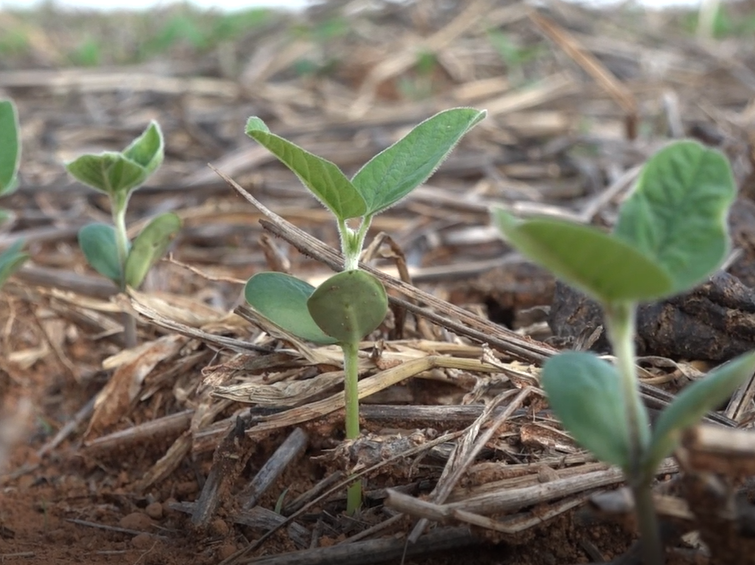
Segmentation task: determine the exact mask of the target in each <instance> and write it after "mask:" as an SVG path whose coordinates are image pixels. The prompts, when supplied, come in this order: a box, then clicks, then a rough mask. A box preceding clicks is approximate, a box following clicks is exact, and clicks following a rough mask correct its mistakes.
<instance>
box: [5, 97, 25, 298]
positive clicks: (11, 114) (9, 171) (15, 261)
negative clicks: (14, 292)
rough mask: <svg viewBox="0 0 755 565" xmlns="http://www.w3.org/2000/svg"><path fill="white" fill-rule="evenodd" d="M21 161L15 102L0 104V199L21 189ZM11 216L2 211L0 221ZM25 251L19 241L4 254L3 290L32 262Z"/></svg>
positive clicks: (6, 101) (9, 101)
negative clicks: (12, 277) (7, 282)
mask: <svg viewBox="0 0 755 565" xmlns="http://www.w3.org/2000/svg"><path fill="white" fill-rule="evenodd" d="M20 160H21V139H20V128H19V125H18V112H17V111H16V106H15V104H13V102H12V101H11V100H0V196H3V195H6V194H10V193H12V192H13V191H14V190H16V188H17V187H18V180H17V178H16V175H17V174H18V165H19V162H20ZM9 216H10V212H8V211H6V210H3V209H0V221H3V220H5V219H6V218H8V217H9ZM22 248H23V242H22V241H17V242H16V243H15V244H13V245H11V246H10V247H9V248H8V249H6V250H5V251H3V252H2V253H0V287H2V286H3V284H4V283H5V281H6V280H8V277H10V276H11V275H12V274H13V272H14V271H16V270H18V269H19V268H20V267H21V265H23V263H24V261H26V260H27V259H28V258H29V255H27V254H26V253H24V252H23V251H21V249H22Z"/></svg>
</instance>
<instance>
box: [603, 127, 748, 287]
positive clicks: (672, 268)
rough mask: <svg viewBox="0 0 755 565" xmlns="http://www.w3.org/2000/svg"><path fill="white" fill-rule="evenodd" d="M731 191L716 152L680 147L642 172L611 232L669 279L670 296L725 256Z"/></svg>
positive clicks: (725, 168) (655, 159) (694, 145)
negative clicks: (663, 272)
mask: <svg viewBox="0 0 755 565" xmlns="http://www.w3.org/2000/svg"><path fill="white" fill-rule="evenodd" d="M735 195H736V186H735V184H734V178H733V176H732V174H731V169H730V167H729V163H728V161H727V160H726V157H724V156H723V155H722V154H721V153H720V152H719V151H716V150H714V149H708V148H706V147H704V146H702V145H701V144H699V143H697V142H695V141H681V142H678V143H674V144H672V145H669V146H667V147H665V148H664V149H662V150H661V151H659V152H658V153H656V154H655V156H653V158H652V159H651V160H650V161H649V162H648V163H647V165H646V166H645V167H644V169H643V171H642V174H641V175H640V178H639V181H638V184H637V187H636V188H635V190H634V192H633V193H632V195H631V196H630V197H629V199H628V200H627V201H626V202H624V204H623V205H622V206H621V211H620V214H619V220H618V222H617V224H616V227H615V229H614V233H615V235H616V237H618V238H620V239H622V240H623V241H625V242H627V243H628V244H630V245H632V246H633V247H634V248H635V249H637V250H639V251H640V252H642V253H643V254H645V255H646V256H647V257H649V258H651V259H652V260H653V261H654V262H655V263H656V264H657V265H659V266H660V267H662V268H663V269H664V270H665V271H666V272H667V273H668V274H669V275H670V276H671V278H672V280H673V283H674V286H673V288H672V289H671V294H678V293H680V292H683V291H685V290H687V289H690V288H692V287H694V286H696V285H698V284H700V283H701V282H702V281H704V280H705V279H706V278H707V277H708V275H710V273H712V272H713V271H715V270H716V269H717V268H718V266H719V265H720V264H721V262H722V261H723V259H724V258H725V257H726V254H727V253H728V251H729V236H728V228H727V224H726V217H727V213H728V210H729V206H731V203H732V202H733V201H734V197H735Z"/></svg>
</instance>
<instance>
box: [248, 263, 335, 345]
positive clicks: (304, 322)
mask: <svg viewBox="0 0 755 565" xmlns="http://www.w3.org/2000/svg"><path fill="white" fill-rule="evenodd" d="M314 291H315V287H313V286H312V285H310V284H309V283H307V282H305V281H303V280H300V279H298V278H296V277H292V276H291V275H286V274H284V273H257V274H256V275H254V276H253V277H252V278H250V279H249V280H248V281H247V283H246V286H245V287H244V297H245V298H246V301H247V302H248V303H249V305H250V306H252V308H254V309H255V310H257V312H259V313H260V314H262V315H263V316H265V317H266V318H267V319H269V320H271V321H272V322H274V323H275V324H277V325H278V326H280V327H281V328H283V329H284V330H286V331H287V332H289V333H292V334H293V335H295V336H297V337H300V338H302V339H306V340H307V341H311V342H313V343H319V344H331V343H336V341H337V340H335V339H334V338H332V337H331V336H329V335H327V334H325V333H324V332H323V331H322V330H321V329H320V327H319V326H318V325H317V324H316V323H315V321H314V320H313V319H312V316H311V315H310V313H309V309H308V308H307V301H308V300H309V297H310V296H312V293H313V292H314Z"/></svg>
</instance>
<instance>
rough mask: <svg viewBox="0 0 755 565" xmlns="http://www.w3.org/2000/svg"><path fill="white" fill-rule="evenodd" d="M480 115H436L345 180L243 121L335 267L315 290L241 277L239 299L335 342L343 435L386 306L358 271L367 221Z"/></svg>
mask: <svg viewBox="0 0 755 565" xmlns="http://www.w3.org/2000/svg"><path fill="white" fill-rule="evenodd" d="M484 117H485V112H484V111H479V110H475V109H472V108H454V109H451V110H446V111H444V112H440V113H438V114H436V115H435V116H433V117H431V118H429V119H427V120H426V121H424V122H422V123H421V124H419V125H418V126H416V127H415V128H414V129H412V130H411V131H410V132H409V133H408V134H407V135H406V136H404V137H403V138H401V139H400V140H399V141H397V142H396V143H394V144H393V145H391V146H390V147H388V148H387V149H386V150H384V151H382V152H381V153H379V154H378V155H376V156H375V157H373V158H372V159H371V160H370V161H369V162H368V163H367V164H365V165H364V166H363V167H362V168H361V169H360V170H359V171H358V172H357V173H356V174H355V175H354V176H353V177H352V178H351V179H348V178H347V177H346V175H345V174H344V173H343V172H342V171H341V170H340V169H339V168H338V167H337V166H336V165H335V164H334V163H332V162H330V161H327V160H325V159H322V158H321V157H317V156H316V155H313V154H312V153H309V152H308V151H305V150H304V149H302V148H301V147H298V146H297V145H295V144H293V143H291V142H290V141H287V140H285V139H283V138H282V137H279V136H277V135H275V134H273V133H271V132H270V130H269V129H268V128H267V126H266V125H265V124H264V122H263V121H262V120H260V119H259V118H256V117H252V118H249V121H248V122H247V124H246V133H247V135H249V136H250V137H251V138H253V139H254V140H255V141H257V142H258V143H260V144H261V145H263V146H264V147H265V148H267V149H268V150H269V151H270V152H271V153H273V154H274V155H275V156H276V157H277V158H278V159H279V160H280V161H281V162H282V163H283V164H284V165H286V166H287V167H288V168H289V169H291V170H292V171H293V172H294V174H296V176H297V177H299V180H300V181H301V182H302V184H304V186H306V187H307V188H308V189H309V190H310V191H311V192H312V194H314V196H315V197H316V198H317V199H318V200H319V201H320V202H321V203H322V204H323V205H324V206H325V207H326V208H328V209H329V210H330V211H331V212H332V213H333V216H334V217H335V219H336V223H337V225H338V232H339V235H340V237H341V251H342V253H343V258H344V264H343V269H344V270H343V272H341V273H338V274H336V275H334V276H332V277H331V278H329V279H328V280H326V281H325V282H324V283H322V284H321V285H320V286H319V287H318V288H315V287H313V286H312V285H310V284H309V283H307V282H305V281H302V280H300V279H298V278H296V277H292V276H290V275H286V274H283V273H258V274H257V275H255V276H253V277H252V278H251V279H249V281H248V282H247V284H246V288H245V297H246V300H247V302H249V304H250V305H251V306H252V307H253V308H254V309H255V310H257V311H258V312H259V313H260V314H261V315H262V316H264V317H266V318H267V319H269V320H270V321H272V322H274V323H275V324H277V325H278V326H280V327H281V328H283V329H284V330H286V331H288V332H290V333H291V334H293V335H295V336H298V337H300V338H302V339H306V340H309V341H312V342H314V343H319V344H333V343H337V344H339V345H340V346H341V349H342V350H343V359H344V361H343V368H344V381H345V382H344V394H345V404H346V438H347V439H355V438H357V437H359V396H358V371H357V364H358V354H359V343H360V341H361V340H362V339H363V338H364V337H365V336H366V335H368V334H369V333H371V332H373V331H374V330H375V329H377V327H378V326H379V325H380V324H381V323H382V321H383V319H384V318H385V314H386V312H387V310H388V299H387V296H386V293H385V288H384V287H383V285H382V283H381V282H380V281H379V280H378V279H377V278H375V277H374V276H372V275H371V274H369V273H367V272H365V271H362V270H359V257H360V255H361V253H362V247H363V245H364V239H365V236H366V235H367V230H368V229H369V227H370V223H371V222H372V218H373V217H374V216H375V215H376V214H379V213H380V212H382V211H384V210H386V209H387V208H389V207H391V206H393V205H394V204H396V203H397V202H398V201H399V200H401V199H402V198H404V197H405V196H406V195H408V194H409V193H410V192H411V191H412V190H414V189H415V188H416V187H417V186H419V185H420V184H422V183H423V182H425V181H426V180H427V179H428V177H429V176H430V175H431V174H432V173H433V172H434V171H435V169H436V168H437V167H438V166H439V165H440V164H441V163H442V162H443V160H445V158H446V157H447V156H448V154H449V153H450V152H451V150H452V149H453V148H454V146H455V145H456V144H457V143H458V141H459V140H460V139H461V138H462V136H464V134H466V133H467V132H468V131H469V130H470V129H471V128H472V127H474V126H475V125H476V124H477V123H478V122H480V120H482V119H483V118H484ZM350 220H351V221H352V222H353V223H354V224H355V225H354V227H351V226H350V225H349V223H348V222H349V221H350ZM361 500H362V487H361V483H359V482H355V483H354V484H352V485H351V486H350V487H349V491H348V494H347V512H349V513H353V512H355V511H356V510H357V509H358V508H359V505H360V504H361Z"/></svg>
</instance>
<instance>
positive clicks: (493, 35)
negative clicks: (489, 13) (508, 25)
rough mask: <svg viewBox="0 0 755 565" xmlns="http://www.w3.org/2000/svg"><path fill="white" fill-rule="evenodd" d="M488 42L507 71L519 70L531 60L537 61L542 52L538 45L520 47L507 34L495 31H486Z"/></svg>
mask: <svg viewBox="0 0 755 565" xmlns="http://www.w3.org/2000/svg"><path fill="white" fill-rule="evenodd" d="M488 41H490V43H491V45H492V46H493V48H494V49H495V50H496V51H497V52H498V55H499V56H500V57H501V59H502V60H503V62H504V63H505V64H506V67H507V68H508V70H509V71H512V70H514V71H515V70H519V68H520V67H521V66H522V65H524V64H525V63H528V62H529V61H532V60H533V59H537V58H538V57H539V56H540V55H541V53H543V52H544V49H543V47H542V46H539V45H538V46H534V47H520V46H519V45H517V43H516V41H514V40H513V39H512V38H511V36H510V35H509V34H506V33H503V32H502V31H500V30H497V29H491V30H489V31H488Z"/></svg>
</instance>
